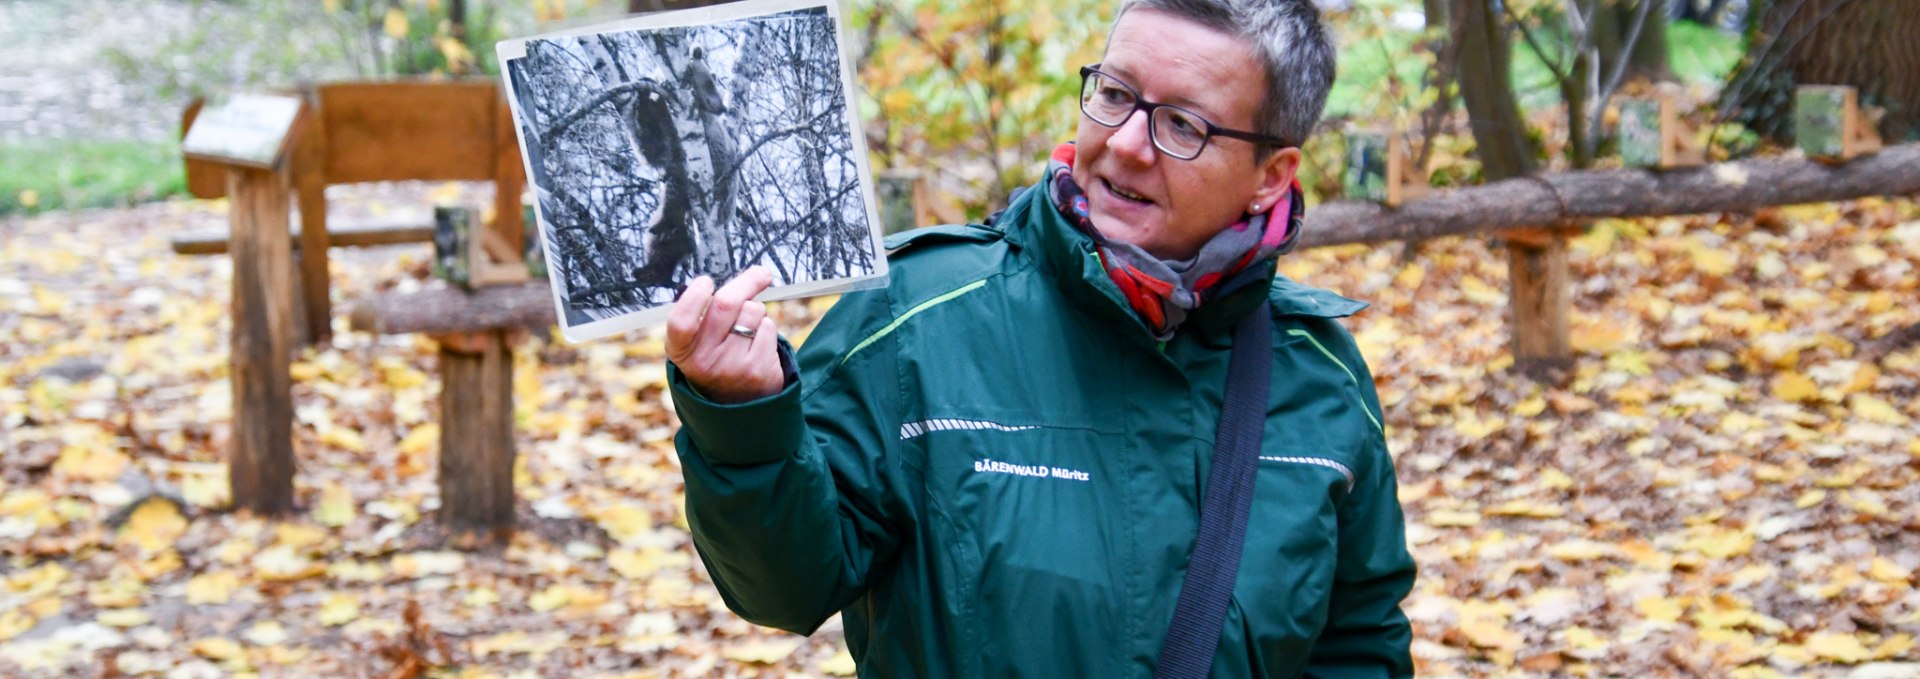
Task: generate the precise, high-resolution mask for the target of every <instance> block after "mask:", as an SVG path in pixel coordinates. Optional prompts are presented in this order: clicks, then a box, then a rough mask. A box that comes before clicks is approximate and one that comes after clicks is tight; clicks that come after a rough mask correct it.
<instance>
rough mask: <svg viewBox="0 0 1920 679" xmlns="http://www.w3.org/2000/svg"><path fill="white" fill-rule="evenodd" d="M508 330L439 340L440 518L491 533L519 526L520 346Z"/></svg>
mask: <svg viewBox="0 0 1920 679" xmlns="http://www.w3.org/2000/svg"><path fill="white" fill-rule="evenodd" d="M507 334H508V331H507V330H503V329H500V330H484V331H478V332H465V333H456V334H451V335H437V336H435V339H437V340H439V342H440V376H441V379H442V383H441V387H440V389H441V391H440V423H441V425H440V426H441V430H440V516H439V518H440V522H441V524H442V525H444V526H446V527H447V528H449V529H451V530H453V531H455V532H456V533H477V534H479V535H480V536H482V537H491V536H493V535H498V534H501V533H504V532H505V531H507V530H509V529H511V528H512V527H513V455H514V450H513V348H512V346H511V345H509V344H508V340H507Z"/></svg>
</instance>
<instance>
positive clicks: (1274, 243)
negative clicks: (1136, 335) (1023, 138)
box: [1047, 143, 1306, 342]
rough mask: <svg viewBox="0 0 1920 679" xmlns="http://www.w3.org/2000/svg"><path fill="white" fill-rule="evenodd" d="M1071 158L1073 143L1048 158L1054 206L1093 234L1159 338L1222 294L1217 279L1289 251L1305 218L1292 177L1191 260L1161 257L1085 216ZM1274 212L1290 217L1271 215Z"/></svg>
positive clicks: (1112, 272)
mask: <svg viewBox="0 0 1920 679" xmlns="http://www.w3.org/2000/svg"><path fill="white" fill-rule="evenodd" d="M1073 155H1074V147H1073V144H1071V143H1067V144H1061V145H1060V146H1058V147H1056V148H1054V150H1053V157H1052V158H1051V159H1050V160H1049V161H1048V162H1047V190H1048V194H1049V196H1050V197H1051V198H1052V199H1053V205H1054V207H1055V208H1057V209H1059V210H1060V214H1061V216H1063V217H1066V218H1067V221H1068V222H1071V223H1072V224H1073V226H1074V228H1075V229H1078V230H1079V231H1080V232H1081V233H1083V234H1086V235H1087V237H1088V238H1092V239H1093V242H1094V244H1095V245H1096V246H1098V248H1097V249H1098V251H1099V253H1100V265H1101V267H1102V268H1104V269H1106V270H1107V275H1108V276H1109V277H1112V278H1113V282H1114V284H1115V285H1118V286H1119V287H1120V292H1121V293H1122V294H1124V295H1126V298H1127V305H1128V306H1131V307H1133V310H1134V312H1135V313H1138V314H1139V315H1140V319H1141V320H1143V321H1146V323H1147V327H1149V328H1151V329H1152V330H1153V335H1154V337H1155V338H1156V339H1159V340H1160V341H1163V342H1164V341H1166V340H1167V339H1169V338H1171V337H1173V331H1174V330H1175V329H1178V328H1179V327H1180V322H1181V321H1184V320H1186V318H1187V314H1188V313H1189V312H1191V311H1193V310H1194V309H1196V308H1199V306H1200V305H1201V304H1203V303H1205V302H1206V301H1207V300H1208V299H1211V297H1210V296H1211V295H1212V294H1213V293H1215V292H1219V290H1217V288H1218V287H1219V286H1220V283H1221V282H1222V281H1226V280H1228V279H1230V278H1231V277H1232V276H1233V275H1234V274H1236V273H1239V272H1241V271H1242V270H1244V269H1246V268H1247V267H1248V266H1251V265H1253V264H1254V263H1255V262H1268V264H1267V265H1268V266H1271V265H1272V264H1271V261H1270V260H1271V259H1272V258H1273V257H1274V256H1275V255H1276V254H1279V253H1284V252H1286V251H1288V250H1292V249H1293V244H1294V239H1295V238H1297V237H1298V236H1299V235H1300V226H1301V223H1302V220H1304V219H1305V218H1306V205H1305V203H1306V201H1305V200H1304V199H1303V198H1304V197H1303V196H1302V195H1301V193H1300V182H1299V181H1298V180H1295V181H1294V183H1293V186H1292V188H1291V189H1289V190H1288V191H1287V197H1286V199H1284V200H1282V201H1280V204H1279V205H1275V206H1274V207H1273V209H1272V210H1269V211H1267V212H1264V213H1261V214H1257V215H1251V216H1249V217H1247V218H1246V219H1245V220H1244V221H1240V222H1236V223H1234V224H1232V225H1230V226H1228V227H1227V228H1225V229H1222V230H1221V231H1220V233H1219V234H1218V235H1215V236H1214V237H1213V240H1209V241H1207V242H1206V244H1205V245H1202V246H1200V252H1199V253H1198V254H1195V255H1194V256H1193V258H1192V259H1187V260H1180V261H1171V262H1170V261H1166V260H1162V259H1160V258H1158V257H1155V256H1153V255H1151V254H1148V253H1147V251H1145V250H1142V249H1140V247H1139V246H1136V245H1134V244H1132V243H1123V242H1120V241H1114V240H1108V239H1107V238H1106V237H1105V236H1103V235H1101V234H1100V230H1099V229H1098V228H1095V227H1094V225H1093V221H1092V220H1091V219H1090V218H1089V217H1088V215H1089V211H1088V208H1087V194H1086V192H1085V191H1083V190H1081V189H1080V185H1079V184H1077V183H1075V182H1074V181H1073ZM1275 214H1284V215H1287V218H1286V219H1274V218H1273V215H1275Z"/></svg>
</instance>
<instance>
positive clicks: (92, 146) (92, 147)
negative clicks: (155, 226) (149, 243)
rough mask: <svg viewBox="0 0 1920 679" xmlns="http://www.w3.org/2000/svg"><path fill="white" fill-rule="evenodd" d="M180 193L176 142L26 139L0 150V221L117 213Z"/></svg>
mask: <svg viewBox="0 0 1920 679" xmlns="http://www.w3.org/2000/svg"><path fill="white" fill-rule="evenodd" d="M186 191H187V185H186V168H185V165H184V164H183V163H182V162H181V160H180V144H179V142H177V141H168V142H141V141H103V140H78V139H31V140H27V141H23V142H8V143H6V144H5V146H4V148H0V215H11V214H31V213H35V212H46V211H49V210H75V209H81V208H95V207H120V206H126V205H132V204H134V203H141V202H147V201H152V200H160V199H163V198H167V197H169V196H175V195H182V194H185V193H186Z"/></svg>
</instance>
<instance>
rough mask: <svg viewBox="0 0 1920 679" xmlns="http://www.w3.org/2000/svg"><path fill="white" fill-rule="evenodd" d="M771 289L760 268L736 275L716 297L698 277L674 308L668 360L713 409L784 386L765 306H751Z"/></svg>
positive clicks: (669, 320)
mask: <svg viewBox="0 0 1920 679" xmlns="http://www.w3.org/2000/svg"><path fill="white" fill-rule="evenodd" d="M772 283H773V272H772V271H769V270H768V269H767V268H766V267H763V266H756V267H752V268H749V269H747V270H746V271H742V272H740V275H738V276H735V277H734V278H733V280H731V281H728V282H727V284H726V285H725V286H723V287H721V288H720V290H719V291H718V292H715V291H714V289H713V279H712V278H710V277H707V276H701V277H699V278H696V279H693V282H691V283H688V284H687V289H686V292H683V293H681V295H680V300H679V301H677V302H674V303H673V310H672V311H671V312H670V313H669V314H668V316H667V360H669V361H673V364H674V365H676V366H679V368H680V372H681V374H684V375H686V376H687V381H688V382H690V383H691V384H692V385H693V388H694V389H696V390H698V391H699V392H700V395H702V396H705V397H707V398H708V399H710V400H712V401H714V402H715V403H744V402H747V401H751V400H754V399H757V398H762V397H766V396H772V395H773V394H776V393H779V392H780V390H781V389H782V388H784V387H785V386H786V375H785V374H784V373H783V372H782V371H781V369H780V356H779V353H778V352H779V331H778V330H777V329H775V328H774V324H773V319H771V318H768V317H767V306H766V305H765V304H762V303H760V302H756V301H753V298H754V296H755V295H758V294H760V292H761V291H762V290H766V289H767V286H768V285H771V284H772Z"/></svg>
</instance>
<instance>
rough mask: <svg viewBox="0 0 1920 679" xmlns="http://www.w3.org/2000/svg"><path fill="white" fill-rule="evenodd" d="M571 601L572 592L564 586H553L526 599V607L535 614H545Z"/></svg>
mask: <svg viewBox="0 0 1920 679" xmlns="http://www.w3.org/2000/svg"><path fill="white" fill-rule="evenodd" d="M572 600H573V592H572V590H569V589H568V588H567V586H566V585H553V586H551V587H548V588H546V589H544V590H541V591H539V592H535V593H534V595H533V596H531V597H528V598H527V606H528V607H530V608H532V609H533V610H534V611H535V612H538V613H545V612H547V611H551V610H553V609H556V608H559V607H561V606H565V605H567V603H568V602H570V601H572Z"/></svg>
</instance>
